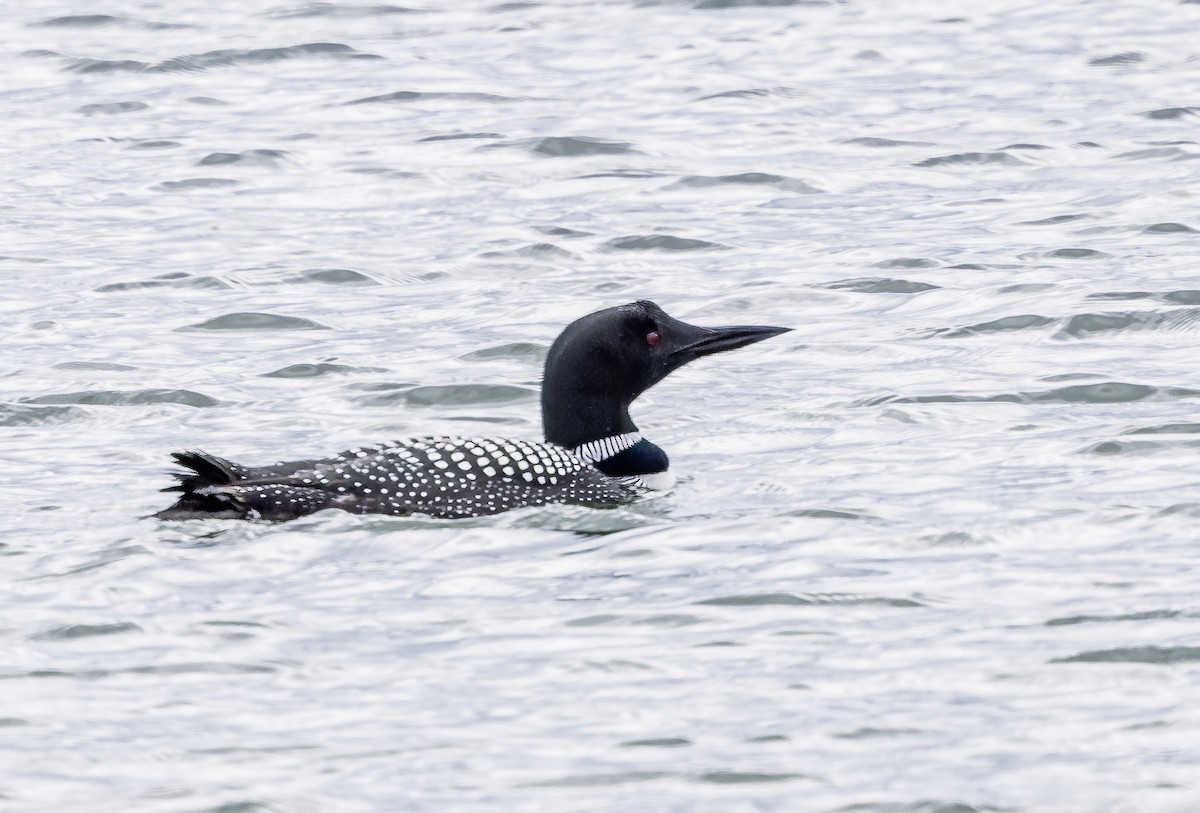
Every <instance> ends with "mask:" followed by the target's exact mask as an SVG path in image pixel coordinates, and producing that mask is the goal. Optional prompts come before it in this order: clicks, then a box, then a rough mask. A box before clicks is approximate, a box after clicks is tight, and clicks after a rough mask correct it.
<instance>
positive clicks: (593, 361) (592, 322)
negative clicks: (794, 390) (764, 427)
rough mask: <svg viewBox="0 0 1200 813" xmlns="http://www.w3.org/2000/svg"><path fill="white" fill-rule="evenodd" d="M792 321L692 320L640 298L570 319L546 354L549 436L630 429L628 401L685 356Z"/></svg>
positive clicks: (570, 441)
mask: <svg viewBox="0 0 1200 813" xmlns="http://www.w3.org/2000/svg"><path fill="white" fill-rule="evenodd" d="M790 329H791V328H786V327H760V326H738V327H717V328H707V327H698V326H696V325H689V324H688V323H687V322H681V321H679V320H678V319H675V318H673V317H671V316H668V315H667V314H666V313H665V312H664V311H663V309H662V308H660V307H658V305H655V304H654V303H653V302H647V301H645V300H642V301H639V302H633V303H631V304H629V305H621V306H620V307H616V308H608V309H606V310H602V311H597V312H596V313H592V314H589V315H587V316H585V317H583V318H582V319H578V320H576V321H574V322H572V323H571V324H569V325H567V327H566V329H565V330H563V332H562V333H561V334H560V335H559V337H558V338H557V339H555V341H554V344H553V345H552V346H551V347H550V353H549V354H548V355H547V356H546V370H545V375H544V378H543V382H542V426H543V428H544V429H545V433H546V440H548V441H550V442H552V443H557V444H560V445H562V446H566V447H568V448H573V447H575V446H579V445H581V444H583V443H586V442H588V441H591V440H596V439H598V438H602V437H609V436H611V435H616V434H622V433H624V432H632V431H635V429H636V427H635V426H634V425H633V422H632V421H631V420H630V418H629V404H630V402H632V401H633V399H635V398H637V397H638V396H639V395H641V394H642V393H643V392H645V391H646V390H647V389H649V388H650V387H652V386H654V385H655V384H657V383H658V382H659V381H662V380H663V379H664V378H666V377H667V376H668V375H669V374H670V373H671V372H672V371H673V370H677V369H679V368H680V367H682V366H683V365H685V364H687V363H688V362H689V361H692V360H694V359H698V358H700V357H701V356H707V355H711V354H713V353H719V352H721V351H723V350H735V349H737V348H739V347H745V346H746V345H748V344H753V343H754V342H759V341H762V340H763V339H769V338H770V337H772V336H778V335H779V334H780V333H786V332H787V331H788V330H790Z"/></svg>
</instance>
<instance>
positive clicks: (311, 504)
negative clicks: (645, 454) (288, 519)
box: [205, 436, 630, 517]
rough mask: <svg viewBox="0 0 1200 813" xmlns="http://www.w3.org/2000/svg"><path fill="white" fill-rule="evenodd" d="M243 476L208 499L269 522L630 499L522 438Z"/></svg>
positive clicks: (450, 441)
mask: <svg viewBox="0 0 1200 813" xmlns="http://www.w3.org/2000/svg"><path fill="white" fill-rule="evenodd" d="M285 466H286V468H284V467H285ZM240 474H241V475H242V476H241V477H239V479H238V480H237V481H235V482H233V483H230V484H227V485H220V486H211V487H209V488H208V489H205V491H206V492H207V493H209V494H223V495H227V496H228V497H230V498H232V499H234V500H236V501H238V502H239V503H241V504H242V505H244V506H245V507H246V508H247V509H248V510H251V511H257V512H259V513H260V514H261V515H263V516H273V515H280V514H291V515H295V516H299V515H303V514H308V513H312V512H313V511H318V510H321V509H323V508H340V509H342V510H345V511H351V512H353V513H371V514H396V515H407V514H425V515H430V516H436V517H471V516H481V515H485V514H494V513H499V512H501V511H507V510H510V509H512V508H520V507H525V506H535V505H546V504H548V503H573V504H596V505H613V504H616V503H620V502H624V501H626V500H628V499H629V497H630V491H629V485H628V484H626V483H623V482H622V481H620V480H617V479H615V478H611V477H608V476H606V475H605V474H603V473H602V472H600V471H599V470H597V469H595V468H594V467H593V466H592V465H591V461H589V460H587V459H585V458H583V457H581V456H579V455H578V454H576V453H574V452H572V451H570V450H567V449H564V448H562V447H560V446H555V445H554V444H549V443H535V442H530V441H524V440H499V439H490V438H464V437H456V436H443V437H427V438H413V439H410V440H403V441H397V442H394V443H385V444H380V445H377V446H364V447H362V448H358V449H350V450H348V451H345V452H342V453H341V454H339V455H336V456H335V457H331V458H327V459H325V460H314V461H304V462H301V463H288V464H278V465H277V466H265V467H263V468H260V469H246V470H244V471H243V472H240Z"/></svg>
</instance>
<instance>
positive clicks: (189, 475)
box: [154, 301, 788, 520]
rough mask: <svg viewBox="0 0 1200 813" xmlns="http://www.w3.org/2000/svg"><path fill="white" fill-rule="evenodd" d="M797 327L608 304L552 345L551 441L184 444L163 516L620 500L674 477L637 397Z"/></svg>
mask: <svg viewBox="0 0 1200 813" xmlns="http://www.w3.org/2000/svg"><path fill="white" fill-rule="evenodd" d="M786 330H788V328H778V327H727V328H701V327H697V326H695V325H689V324H687V323H686V322H680V321H679V320H677V319H673V318H672V317H670V316H668V315H667V314H666V313H664V312H663V311H662V309H661V308H659V307H658V306H657V305H655V304H654V303H652V302H645V301H640V302H634V303H632V304H629V305H623V306H621V307H617V308H608V309H606V310H602V311H598V312H596V313H593V314H590V315H588V316H585V317H583V318H582V319H579V320H577V321H575V322H573V323H571V324H570V325H568V326H567V328H566V329H565V330H564V331H563V332H562V334H560V335H559V337H558V338H557V339H556V340H555V342H554V344H553V345H552V346H551V348H550V352H549V353H548V355H547V358H546V369H545V375H544V378H543V386H542V422H543V426H544V428H545V434H546V441H547V442H546V443H535V442H529V441H522V440H505V439H497V438H461V437H427V438H415V439H410V440H404V441H397V442H393V443H387V444H382V445H378V446H369V447H363V448H360V449H352V450H349V451H346V452H343V453H341V454H339V455H336V456H334V457H329V458H325V459H321V460H301V461H293V462H289V463H277V464H275V465H272V466H263V467H247V466H241V465H238V464H236V463H231V462H229V461H227V460H224V459H222V458H219V457H215V456H213V455H209V454H205V453H204V452H179V453H176V454H175V455H174V458H175V460H176V462H177V463H179V464H180V465H181V466H183V467H185V468H186V469H188V471H186V472H182V473H178V474H176V475H175V476H176V478H177V479H178V480H179V483H178V484H177V485H174V486H171V487H169V488H165V489H163V491H173V492H181V494H180V496H179V498H178V499H177V500H176V502H175V504H174V505H172V506H171V507H169V508H167V509H165V510H163V511H160V512H159V513H157V514H155V515H154V516H156V517H158V518H160V519H196V518H222V519H266V520H289V519H296V518H297V517H302V516H306V515H308V514H313V513H316V512H317V511H322V510H324V509H327V508H337V509H340V510H343V511H349V512H351V513H356V514H392V515H409V514H422V515H427V516H433V517H443V518H461V517H474V516H485V515H488V514H495V513H499V512H502V511H508V510H511V509H513V508H520V507H527V506H539V505H547V504H550V503H566V504H571V505H590V506H612V505H618V504H621V503H624V502H628V501H629V500H630V499H632V498H633V497H634V496H636V495H637V494H638V493H639V491H640V490H641V489H643V488H655V487H662V486H663V484H664V483H665V482H667V481H669V480H670V479H672V478H670V476H669V472H668V465H669V461H668V458H667V455H666V453H665V452H663V450H662V449H660V448H659V447H658V446H655V445H654V444H653V443H651V442H650V441H648V440H645V439H644V438H642V436H641V434H640V433H639V432H638V429H637V427H636V426H635V425H634V424H633V421H632V420H631V419H630V417H629V404H630V403H631V402H632V401H633V400H634V399H635V398H636V397H637V396H638V395H640V394H641V393H642V392H644V391H645V390H646V389H648V388H649V387H651V386H653V385H654V384H655V383H657V382H658V381H661V380H662V379H663V378H665V377H666V376H667V375H668V374H669V373H671V372H672V371H673V370H676V369H678V368H679V367H681V366H683V365H684V364H686V363H687V362H689V361H692V360H693V359H696V358H699V357H700V356H704V355H709V354H711V353H716V352H720V351H723V350H732V349H734V348H737V347H743V346H745V345H747V344H751V343H753V342H757V341H761V340H762V339H766V338H769V337H771V336H776V335H778V334H780V333H783V332H785V331H786Z"/></svg>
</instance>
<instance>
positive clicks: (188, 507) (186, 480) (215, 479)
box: [154, 452, 247, 519]
mask: <svg viewBox="0 0 1200 813" xmlns="http://www.w3.org/2000/svg"><path fill="white" fill-rule="evenodd" d="M171 457H173V458H175V462H176V463H178V464H179V465H180V466H183V467H184V468H186V469H189V471H186V472H175V477H176V478H177V479H178V480H179V482H178V483H177V484H176V485H173V486H167V487H166V488H164V489H162V490H163V491H180V492H183V493H182V496H180V498H179V499H178V500H176V501H175V504H174V505H172V506H171V507H170V508H166V509H164V510H162V511H159V512H158V513H157V514H155V515H154V516H155V517H157V518H158V519H196V518H199V517H208V518H221V519H243V518H245V517H246V514H247V510H246V509H247V506H246V504H245V503H244V501H242V500H241V499H239V498H238V496H237V495H235V494H230V493H227V492H224V491H220V490H218V489H219V488H220V487H221V486H230V485H233V484H234V483H236V482H237V481H238V480H239V479H241V477H242V475H243V474H244V473H245V471H246V470H245V469H244V468H243V467H241V466H239V465H237V464H236V463H231V462H229V461H228V460H225V459H223V458H220V457H217V456H215V455H211V454H208V453H207V452H175V453H174V454H172V455H171Z"/></svg>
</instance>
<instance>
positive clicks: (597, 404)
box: [542, 386, 637, 449]
mask: <svg viewBox="0 0 1200 813" xmlns="http://www.w3.org/2000/svg"><path fill="white" fill-rule="evenodd" d="M542 429H543V431H544V432H545V435H546V440H548V441H549V442H550V443H557V444H558V445H559V446H563V447H565V448H567V449H574V448H576V447H578V446H582V445H583V444H585V443H588V442H589V441H593V440H600V439H601V438H611V437H613V436H614V435H624V434H626V433H628V432H636V431H637V427H636V426H635V425H634V423H633V419H632V418H630V417H629V404H627V403H624V404H623V403H621V402H620V401H617V400H616V399H613V398H606V397H603V396H599V395H591V396H588V395H583V396H581V395H579V394H578V393H573V394H572V396H569V397H564V394H563V393H560V392H555V391H554V388H553V387H552V386H543V388H542Z"/></svg>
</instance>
